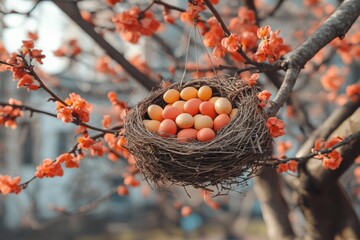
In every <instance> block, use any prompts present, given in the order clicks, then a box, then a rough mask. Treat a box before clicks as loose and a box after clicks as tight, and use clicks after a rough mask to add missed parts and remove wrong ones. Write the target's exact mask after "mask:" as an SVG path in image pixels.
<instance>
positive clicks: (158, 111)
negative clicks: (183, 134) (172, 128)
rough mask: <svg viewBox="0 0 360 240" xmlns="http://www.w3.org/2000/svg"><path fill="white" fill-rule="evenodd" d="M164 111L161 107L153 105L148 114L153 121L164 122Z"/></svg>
mask: <svg viewBox="0 0 360 240" xmlns="http://www.w3.org/2000/svg"><path fill="white" fill-rule="evenodd" d="M163 110H164V109H163V108H162V107H160V106H159V105H155V104H152V105H150V106H149V107H148V109H147V113H148V115H149V117H150V118H151V119H152V120H158V121H160V122H161V121H162V120H163V117H162V112H163Z"/></svg>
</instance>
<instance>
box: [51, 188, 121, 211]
mask: <svg viewBox="0 0 360 240" xmlns="http://www.w3.org/2000/svg"><path fill="white" fill-rule="evenodd" d="M116 192H117V187H116V188H113V189H111V190H110V191H109V192H108V193H106V194H105V195H104V196H102V197H100V198H98V199H96V200H94V201H92V202H89V203H88V204H85V205H83V206H81V207H79V208H78V209H76V210H73V211H67V210H57V209H56V208H53V210H55V211H56V212H58V213H61V214H64V215H66V216H74V215H79V214H84V213H87V212H89V211H91V210H93V209H95V208H97V207H98V206H99V205H100V204H101V203H103V202H105V201H106V200H108V199H110V198H111V197H112V196H113V195H114V194H115V193H116Z"/></svg>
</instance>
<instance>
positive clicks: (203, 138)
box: [196, 128, 215, 142]
mask: <svg viewBox="0 0 360 240" xmlns="http://www.w3.org/2000/svg"><path fill="white" fill-rule="evenodd" d="M214 137H215V132H214V131H213V130H212V129H211V128H203V129H201V130H200V131H198V133H197V135H196V138H197V140H198V141H199V142H209V141H211V140H213V139H214Z"/></svg>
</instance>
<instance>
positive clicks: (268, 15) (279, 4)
mask: <svg viewBox="0 0 360 240" xmlns="http://www.w3.org/2000/svg"><path fill="white" fill-rule="evenodd" d="M284 2H285V1H284V0H278V2H277V3H276V5H275V7H274V8H273V9H272V10H271V11H270V12H269V13H268V14H266V16H264V17H261V18H260V21H262V20H264V19H266V18H267V17H272V16H274V15H275V13H276V12H277V11H278V10H279V9H280V7H281V6H282V4H283V3H284Z"/></svg>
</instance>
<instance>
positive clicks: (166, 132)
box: [158, 119, 177, 137]
mask: <svg viewBox="0 0 360 240" xmlns="http://www.w3.org/2000/svg"><path fill="white" fill-rule="evenodd" d="M176 132H177V127H176V123H175V122H174V121H173V120H171V119H165V120H164V121H162V122H161V123H160V126H159V131H158V133H159V135H160V136H162V137H169V136H170V135H176Z"/></svg>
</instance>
